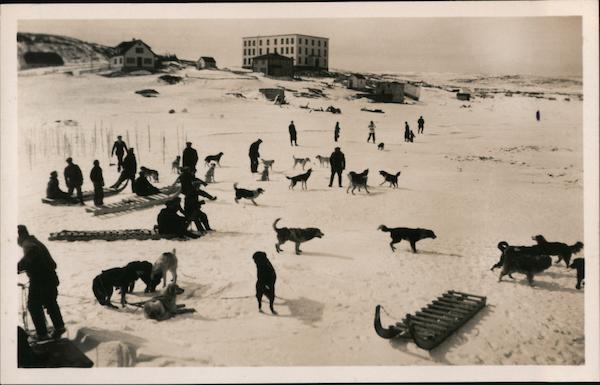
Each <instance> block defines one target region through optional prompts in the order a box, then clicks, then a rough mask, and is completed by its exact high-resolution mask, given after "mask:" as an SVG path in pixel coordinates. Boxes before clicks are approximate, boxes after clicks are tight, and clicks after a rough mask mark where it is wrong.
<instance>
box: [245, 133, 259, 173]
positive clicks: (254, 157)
mask: <svg viewBox="0 0 600 385" xmlns="http://www.w3.org/2000/svg"><path fill="white" fill-rule="evenodd" d="M261 143H262V139H258V140H257V141H256V142H254V143H252V144H251V145H250V149H249V150H248V156H249V157H250V171H251V172H252V173H256V172H258V158H260V153H259V152H258V147H259V146H260V144H261Z"/></svg>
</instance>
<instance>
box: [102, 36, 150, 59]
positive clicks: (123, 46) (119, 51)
mask: <svg viewBox="0 0 600 385" xmlns="http://www.w3.org/2000/svg"><path fill="white" fill-rule="evenodd" d="M138 42H139V43H142V44H143V45H145V46H146V48H148V51H150V52H152V54H153V55H154V56H157V55H156V54H155V53H154V52H153V51H152V48H150V46H149V45H148V44H146V43H144V42H143V41H142V40H139V39H131V40H129V41H124V42H121V43H120V44H119V45H118V46H116V47H115V51H114V52H113V54H112V55H111V57H115V56H122V55H124V54H125V53H126V52H127V51H129V49H130V48H131V47H133V46H134V45H135V44H137V43H138Z"/></svg>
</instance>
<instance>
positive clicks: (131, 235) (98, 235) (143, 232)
mask: <svg viewBox="0 0 600 385" xmlns="http://www.w3.org/2000/svg"><path fill="white" fill-rule="evenodd" d="M192 233H193V234H194V235H196V236H198V237H201V236H202V235H203V234H204V233H200V232H197V231H192ZM159 239H170V240H177V239H181V240H184V239H185V240H187V239H189V238H188V237H185V238H184V237H177V236H176V235H174V234H173V235H171V234H159V233H158V231H157V229H156V228H155V229H153V230H149V229H126V230H89V231H79V230H62V231H59V232H56V233H50V236H49V237H48V240H49V241H68V242H77V241H84V242H86V241H127V240H137V241H147V240H153V241H156V240H159Z"/></svg>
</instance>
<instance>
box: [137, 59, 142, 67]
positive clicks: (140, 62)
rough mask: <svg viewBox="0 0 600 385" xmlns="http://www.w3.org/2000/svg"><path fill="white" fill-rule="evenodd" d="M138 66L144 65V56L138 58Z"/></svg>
mask: <svg viewBox="0 0 600 385" xmlns="http://www.w3.org/2000/svg"><path fill="white" fill-rule="evenodd" d="M137 66H138V67H141V66H142V58H141V57H138V58H137Z"/></svg>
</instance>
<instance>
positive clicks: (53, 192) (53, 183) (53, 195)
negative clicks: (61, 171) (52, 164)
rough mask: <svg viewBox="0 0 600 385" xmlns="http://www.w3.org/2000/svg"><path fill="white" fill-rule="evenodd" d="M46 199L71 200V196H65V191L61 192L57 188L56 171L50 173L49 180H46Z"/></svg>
mask: <svg viewBox="0 0 600 385" xmlns="http://www.w3.org/2000/svg"><path fill="white" fill-rule="evenodd" d="M46 198H48V199H59V200H66V201H72V200H73V197H72V196H71V195H69V194H67V192H66V191H62V190H61V189H60V187H59V186H58V173H57V172H56V171H52V172H51V173H50V180H48V186H47V187H46Z"/></svg>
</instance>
